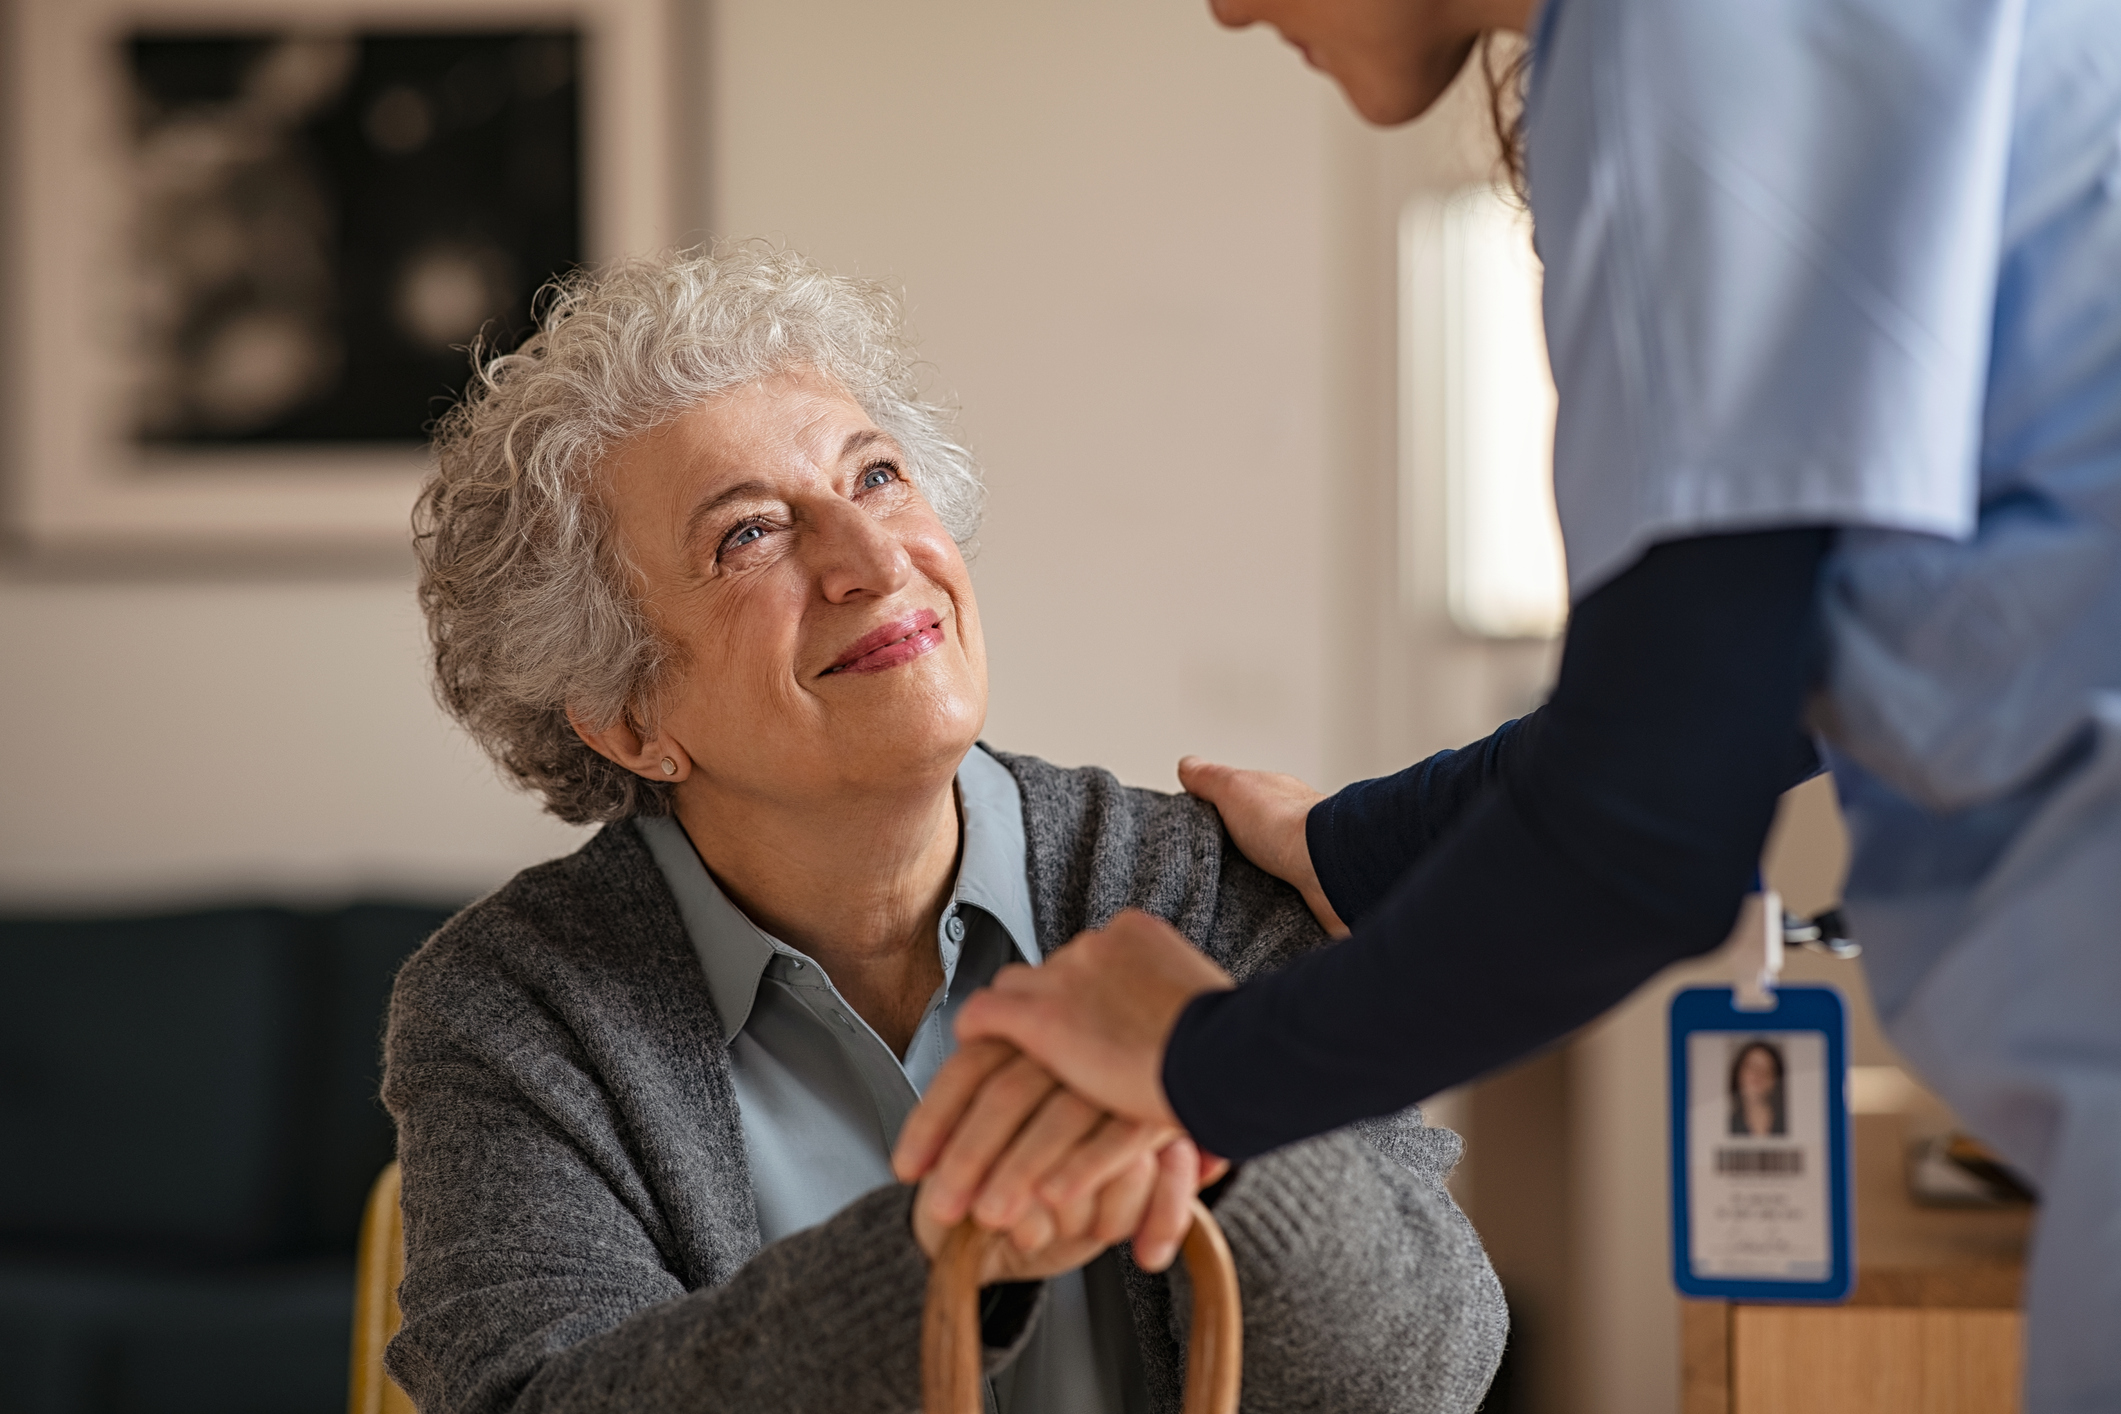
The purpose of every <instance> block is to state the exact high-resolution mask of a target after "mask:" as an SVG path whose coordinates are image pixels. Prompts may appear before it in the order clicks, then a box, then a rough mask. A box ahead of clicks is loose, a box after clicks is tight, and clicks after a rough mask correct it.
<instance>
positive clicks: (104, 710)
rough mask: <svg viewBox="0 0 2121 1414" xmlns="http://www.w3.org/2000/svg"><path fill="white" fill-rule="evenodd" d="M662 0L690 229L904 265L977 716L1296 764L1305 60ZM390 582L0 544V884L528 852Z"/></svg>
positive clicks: (937, 17) (59, 886)
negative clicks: (969, 569)
mask: <svg viewBox="0 0 2121 1414" xmlns="http://www.w3.org/2000/svg"><path fill="white" fill-rule="evenodd" d="M289 8H290V11H291V12H293V11H298V10H299V5H296V4H291V5H290V7H289ZM695 29H696V30H697V31H699V32H700V33H701V34H702V35H703V37H704V38H705V39H706V40H707V43H708V55H707V57H706V59H705V60H704V61H703V63H702V65H701V66H700V67H701V69H702V71H703V72H704V73H705V75H706V89H707V97H708V100H709V101H708V102H707V103H706V104H705V105H704V106H705V107H706V108H707V110H708V112H709V124H710V131H709V133H708V135H707V141H706V142H705V143H703V144H699V145H697V147H696V150H700V151H703V152H704V154H705V156H706V160H707V167H708V170H707V172H706V179H705V181H704V183H702V184H700V185H702V186H703V188H704V190H705V191H706V192H707V193H708V194H709V197H710V210H711V211H712V212H713V213H714V221H713V226H714V229H715V230H716V231H718V232H719V233H723V234H739V235H753V234H756V235H765V236H769V237H773V238H778V239H784V240H786V241H787V242H789V243H790V244H792V245H794V246H796V247H797V248H799V249H803V250H805V251H807V252H809V253H811V254H813V255H814V256H816V257H817V258H818V259H820V260H823V261H825V262H827V263H829V264H832V265H834V266H837V267H839V268H842V269H847V270H853V271H859V272H861V273H864V274H869V275H874V276H878V277H882V278H886V279H890V280H892V281H894V282H897V283H900V284H902V285H903V286H904V287H905V288H906V290H907V291H908V293H909V296H910V299H911V305H912V309H913V314H914V318H915V322H916V324H917V326H918V328H919V330H920V332H921V333H922V335H923V336H924V350H925V352H926V354H927V356H928V357H929V358H930V359H931V360H932V361H933V363H934V364H935V366H936V370H937V382H938V386H939V387H940V388H942V389H943V390H945V391H950V392H954V393H955V395H956V396H957V398H958V399H959V401H960V402H961V404H962V406H963V408H964V410H965V419H964V426H965V430H966V432H967V434H968V436H969V438H970V440H971V442H972V444H973V446H974V447H975V448H976V450H977V451H978V452H979V453H980V455H981V456H982V457H983V459H984V460H985V462H986V465H987V467H988V469H989V473H990V477H991V481H992V486H993V500H992V509H991V513H990V516H989V521H988V530H987V533H986V535H985V537H984V549H983V551H982V554H981V556H980V558H979V560H978V561H977V582H978V586H979V590H980V594H981V598H982V608H983V611H984V616H985V619H986V623H987V625H988V632H989V635H990V646H991V649H992V658H993V665H994V705H993V711H992V715H991V717H990V722H989V736H990V739H992V740H994V741H996V742H997V743H999V744H1004V745H1007V746H1009V747H1012V748H1015V749H1018V750H1029V751H1035V752H1038V753H1041V754H1044V755H1047V756H1049V757H1052V758H1053V759H1056V760H1059V761H1063V762H1071V763H1072V762H1084V761H1095V762H1099V763H1102V764H1105V765H1108V766H1111V767H1113V768H1114V769H1116V770H1117V771H1118V772H1119V773H1120V774H1121V775H1122V776H1123V777H1125V778H1127V779H1129V780H1133V781H1138V782H1142V783H1146V784H1163V785H1169V784H1171V783H1172V763H1173V761H1174V760H1175V758H1176V757H1177V756H1178V755H1179V754H1180V753H1181V752H1183V751H1187V750H1200V751H1206V752H1211V753H1221V754H1224V755H1227V756H1231V757H1235V758H1237V759H1241V760H1244V761H1248V762H1253V763H1258V764H1272V765H1277V766H1281V767H1284V768H1287V769H1292V770H1297V771H1301V772H1304V773H1306V774H1310V775H1313V776H1318V775H1321V774H1322V773H1323V772H1324V771H1325V770H1326V767H1327V757H1328V742H1327V738H1328V736H1329V719H1328V703H1329V701H1330V699H1331V698H1332V696H1333V684H1332V682H1331V680H1330V679H1331V674H1332V672H1333V663H1334V661H1335V660H1334V657H1333V654H1334V651H1335V650H1334V648H1333V642H1334V638H1333V635H1334V633H1335V632H1336V631H1337V630H1336V629H1335V627H1334V626H1333V625H1332V624H1330V623H1329V622H1328V618H1329V604H1330V601H1331V598H1332V594H1333V590H1332V584H1333V575H1334V573H1336V565H1335V561H1334V558H1333V557H1334V551H1333V548H1332V546H1331V545H1330V544H1329V538H1330V535H1331V533H1332V525H1331V521H1330V517H1331V514H1332V507H1333V505H1334V504H1335V503H1334V500H1333V496H1334V492H1333V489H1332V477H1333V475H1335V474H1336V473H1335V471H1334V470H1333V467H1332V466H1331V465H1329V463H1330V462H1331V458H1332V455H1333V453H1332V443H1331V440H1330V438H1329V436H1328V429H1327V426H1326V423H1327V411H1326V408H1327V393H1326V373H1325V363H1326V353H1327V350H1326V343H1327V326H1328V315H1327V313H1326V312H1325V310H1324V308H1323V306H1324V305H1325V303H1326V301H1325V299H1324V291H1325V289H1326V286H1327V283H1328V256H1329V252H1328V248H1327V242H1328V232H1329V230H1330V228H1331V222H1332V214H1331V212H1330V210H1329V207H1330V202H1329V200H1328V193H1327V169H1328V162H1327V149H1328V146H1329V144H1330V143H1331V142H1333V141H1336V140H1339V141H1345V140H1347V135H1348V134H1349V133H1352V132H1353V131H1354V130H1355V124H1354V120H1353V119H1352V118H1350V117H1349V116H1347V114H1346V113H1345V112H1344V111H1343V108H1342V106H1341V104H1340V102H1339V100H1338V98H1337V97H1336V96H1335V95H1333V94H1332V93H1331V91H1330V90H1329V89H1328V88H1327V87H1326V85H1325V83H1324V81H1323V80H1321V79H1318V78H1317V77H1315V76H1313V75H1309V74H1307V73H1305V72H1304V71H1303V70H1302V69H1301V68H1300V66H1299V65H1298V64H1296V63H1295V62H1294V61H1293V59H1292V57H1291V56H1290V55H1289V54H1288V53H1287V52H1286V51H1284V50H1283V49H1282V48H1281V47H1280V45H1279V44H1278V42H1276V41H1274V40H1273V39H1272V38H1271V37H1269V36H1268V35H1266V34H1264V33H1250V34H1245V35H1235V36H1233V35H1230V34H1227V33H1225V32H1223V31H1220V30H1218V29H1217V28H1216V27H1215V26H1214V25H1213V24H1212V23H1211V21H1210V20H1209V19H1208V16H1207V14H1206V12H1205V6H1204V5H1201V4H1198V3H1195V0H1101V2H1100V3H1082V4H1061V3H1046V4H1037V5H1033V4H1006V5H996V4H993V3H991V2H990V0H925V2H924V3H910V2H909V0H724V2H723V3H721V4H719V5H717V6H716V7H715V8H714V9H713V10H712V11H711V12H710V16H709V21H708V22H707V23H705V24H701V25H698V26H695ZM691 175H692V176H693V177H696V176H697V174H691ZM687 184H690V181H689V178H688V179H687ZM409 591H410V578H409V575H408V574H407V573H406V572H405V571H404V570H402V569H400V570H397V571H387V572H384V573H381V574H377V573H374V572H370V573H367V574H364V575H354V576H343V575H342V576H338V577H334V576H332V575H329V574H324V573H319V574H316V575H313V576H310V577H305V578H298V579H274V578H271V577H266V576H263V575H259V574H245V573H238V572H233V571H231V570H230V568H229V567H225V566H224V567H218V568H210V569H209V570H208V571H207V572H206V573H203V574H202V573H198V572H192V573H189V574H187V575H161V576H156V575H150V574H135V575H134V576H132V577H128V578H123V579H116V580H106V579H99V578H97V577H95V576H94V575H91V574H81V573H74V574H70V575H59V576H54V575H52V574H49V573H46V572H43V571H39V572H37V573H34V574H33V573H30V572H27V571H25V570H23V569H22V568H21V567H20V566H19V565H13V566H6V565H0V723H4V724H5V730H4V731H0V906H4V907H20V906H43V905H49V906H59V907H67V908H95V907H104V906H114V905H119V904H154V903H158V902H163V901H183V900H194V899H202V898H209V897H224V896H228V895H232V894H249V895H254V896H255V895H264V896H290V897H297V898H330V897H337V896H343V895H347V894H351V893H355V892H361V891H368V892H393V891H395V892H412V893H416V894H427V895H434V896H438V897H451V896H465V895H469V894H471V893H473V892H476V891H478V890H481V889H484V888H487V887H490V886H492V885H493V884H495V883H498V882H499V881H500V880H501V879H503V878H505V877H506V876H507V875H508V874H509V873H510V872H512V871H513V870H514V869H516V868H519V867H521V866H522V865H523V864H526V863H529V862H532V861H535V860H537V859H540V858H544V857H548V856H550V855H551V854H554V853H557V852H559V851H561V850H563V849H565V848H567V847H568V846H569V842H570V841H571V840H572V839H573V838H575V837H576V835H575V832H573V831H570V830H568V829H566V828H564V827H561V826H559V825H558V824H556V823H555V822H552V821H550V820H548V819H545V818H544V817H542V816H540V815H539V814H538V812H537V810H536V808H535V806H534V805H533V804H532V803H531V802H530V801H528V800H526V799H524V798H522V797H520V796H517V795H514V794H512V793H511V792H509V791H507V790H506V789H504V788H503V787H502V786H501V785H500V784H499V783H498V781H496V780H495V779H494V777H493V775H492V773H491V772H490V771H489V770H488V769H487V768H486V766H485V765H484V763H483V762H482V761H481V760H479V759H478V758H477V757H476V756H475V754H474V753H473V752H472V751H471V750H470V749H469V747H468V745H467V744H466V743H465V742H464V741H463V740H462V739H461V738H460V737H459V736H458V735H457V734H456V733H455V732H454V731H453V730H452V729H451V728H450V727H449V726H448V725H447V723H446V722H445V721H444V720H443V719H442V718H441V717H440V715H439V714H438V713H437V712H436V711H435V710H434V708H433V707H432V705H431V704H430V702H429V700H428V697H427V689H426V686H425V681H424V677H423V671H422V663H421V651H422V645H421V641H420V634H419V626H418V622H417V617H416V615H415V613H414V612H413V609H412V606H411V602H410V598H409Z"/></svg>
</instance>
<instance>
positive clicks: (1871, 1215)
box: [1680, 1115, 2031, 1414]
mask: <svg viewBox="0 0 2121 1414" xmlns="http://www.w3.org/2000/svg"><path fill="white" fill-rule="evenodd" d="M1906 1150H1907V1133H1906V1120H1905V1117H1904V1116H1901V1115H1859V1116H1858V1117H1857V1119H1856V1244H1857V1246H1856V1251H1857V1280H1856V1290H1855V1293H1854V1295H1853V1296H1852V1297H1851V1299H1850V1300H1849V1302H1848V1303H1847V1304H1846V1305H1841V1306H1779V1305H1754V1304H1749V1303H1744V1302H1724V1301H1686V1302H1682V1303H1681V1333H1682V1345H1681V1351H1682V1355H1681V1358H1682V1362H1683V1364H1682V1372H1681V1384H1680V1388H1681V1399H1680V1402H1681V1408H1682V1409H1683V1410H1684V1414H2017V1410H2018V1408H2019V1386H2020V1382H2021V1375H2020V1371H2021V1361H2022V1354H2021V1352H2022V1349H2023V1339H2024V1334H2023V1333H2024V1317H2023V1316H2022V1315H2021V1314H2020V1296H2019V1293H2020V1290H2021V1288H2022V1287H2023V1285H2024V1252H2025V1240H2026V1235H2027V1231H2028V1229H2029V1227H2030V1224H2031V1214H2030V1212H2029V1211H2028V1210H2026V1209H2022V1208H2020V1209H1984V1210H1978V1211H1975V1210H1954V1209H1937V1208H1918V1207H1916V1206H1915V1205H1914V1204H1913V1203H1912V1202H1910V1201H1909V1199H1908V1197H1907V1188H1906V1183H1905V1180H1904V1177H1903V1165H1904V1162H1905V1160H1904V1156H1905V1154H1906Z"/></svg>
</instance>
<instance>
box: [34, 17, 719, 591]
mask: <svg viewBox="0 0 2121 1414" xmlns="http://www.w3.org/2000/svg"><path fill="white" fill-rule="evenodd" d="M12 9H13V19H14V29H15V32H14V34H13V35H12V36H11V37H10V43H9V45H8V49H7V56H6V57H7V60H8V65H9V68H10V69H11V70H12V72H11V73H10V74H9V75H8V79H7V83H6V91H7V93H8V95H9V99H8V101H9V102H10V103H11V105H12V107H13V110H14V111H13V112H12V113H11V114H10V115H9V116H10V122H9V132H10V135H11V136H12V138H13V139H14V146H15V153H14V154H13V161H12V163H11V164H10V175H11V179H12V181H13V184H14V186H15V191H14V193H13V195H12V198H11V199H10V200H9V201H8V202H7V208H8V210H9V212H10V213H11V216H12V220H13V222H14V224H15V230H14V232H13V233H12V239H11V241H10V242H9V245H10V248H11V250H12V252H13V254H14V259H13V260H12V261H11V264H12V266H13V270H14V275H15V279H16V281H17V287H16V289H15V292H14V298H13V300H12V307H13V311H14V316H15V317H14V318H13V319H11V320H10V321H8V331H9V334H10V336H11V342H12V344H13V347H12V349H10V350H9V356H8V364H9V367H10V372H11V377H10V380H9V381H10V385H11V389H12V391H13V393H14V406H13V407H12V408H11V410H10V411H11V416H10V418H9V422H10V423H11V424H12V429H13V435H12V436H11V437H10V439H9V440H10V443H11V445H10V447H9V456H8V460H9V463H10V466H9V468H8V469H9V473H10V475H9V478H8V480H9V486H8V490H9V497H8V513H9V520H10V522H11V527H12V529H13V531H14V532H15V535H16V536H17V538H19V539H22V540H26V541H27V542H28V544H29V546H30V548H31V549H32V551H33V552H39V553H43V552H59V553H64V552H67V551H70V550H84V551H92V552H95V551H100V552H105V553H108V552H111V551H121V552H122V551H124V550H128V549H141V550H157V551H164V552H167V551H170V550H178V551H197V552H223V551H228V552H240V551H243V550H245V549H263V550H268V551H271V552H274V553H277V554H280V555H286V554H290V553H295V554H299V553H303V552H306V551H309V550H312V549H314V550H318V551H334V550H348V549H365V548H387V547H391V546H402V545H403V544H404V543H405V541H406V537H407V517H408V514H409V512H410V509H411V506H412V501H413V496H414V493H415V490H416V488H417V486H418V483H419V480H420V477H421V475H422V473H423V470H424V468H425V463H426V457H425V453H424V450H423V441H424V438H425V435H426V430H427V428H428V427H429V425H430V424H431V423H432V421H433V419H434V418H435V417H436V416H437V415H438V414H439V413H440V412H441V411H442V410H443V409H444V408H445V407H447V405H448V403H449V401H450V400H451V398H453V397H454V396H455V394H456V393H457V392H459V391H460V390H461V389H462V387H463V385H464V383H465V382H466V380H467V378H468V375H469V368H470V365H469V361H468V356H467V354H466V352H465V350H466V348H467V346H468V345H470V344H471V343H472V342H473V341H474V340H475V339H479V338H481V337H484V338H486V339H488V340H491V341H494V342H498V343H501V344H503V345H506V344H509V343H512V342H513V341H514V340H515V339H517V338H519V337H521V335H522V334H523V333H524V332H525V331H526V330H527V329H528V327H529V321H530V317H531V308H532V301H533V299H534V298H535V295H536V292H537V290H538V289H539V288H540V287H541V286H542V285H543V284H544V283H545V282H546V281H547V280H549V279H551V278H552V277H553V276H554V275H556V274H559V273H561V272H564V271H566V270H568V269H570V268H572V267H574V266H576V265H578V264H581V263H584V262H593V261H597V260H601V259H605V258H609V257H611V256H613V255H617V254H621V253H625V252H631V251H644V250H650V249H654V248H656V247H659V246H663V245H666V244H669V243H670V242H672V241H674V240H676V239H677V238H678V236H679V221H678V217H677V210H678V206H679V202H678V200H677V197H676V194H675V193H676V188H677V178H678V175H679V174H678V172H677V170H676V165H675V162H674V160H673V156H674V153H675V151H676V150H677V148H678V145H679V144H678V136H679V135H678V134H677V132H676V131H675V129H676V126H677V125H676V122H675V117H676V105H675V101H674V95H675V92H676V89H677V84H678V79H679V77H680V76H679V75H678V74H677V73H676V71H675V62H674V57H673V56H674V53H675V46H674V43H673V41H674V35H673V33H672V30H673V25H672V16H671V8H670V5H669V0H440V3H434V2H433V0H295V3H289V0H18V3H17V4H16V5H15V6H13V7H12Z"/></svg>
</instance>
